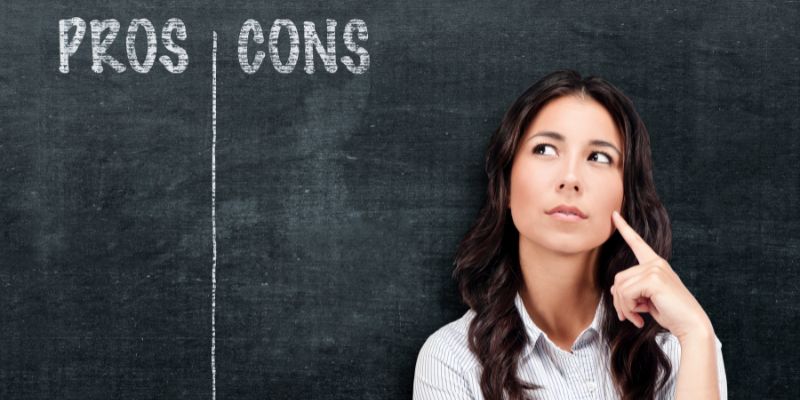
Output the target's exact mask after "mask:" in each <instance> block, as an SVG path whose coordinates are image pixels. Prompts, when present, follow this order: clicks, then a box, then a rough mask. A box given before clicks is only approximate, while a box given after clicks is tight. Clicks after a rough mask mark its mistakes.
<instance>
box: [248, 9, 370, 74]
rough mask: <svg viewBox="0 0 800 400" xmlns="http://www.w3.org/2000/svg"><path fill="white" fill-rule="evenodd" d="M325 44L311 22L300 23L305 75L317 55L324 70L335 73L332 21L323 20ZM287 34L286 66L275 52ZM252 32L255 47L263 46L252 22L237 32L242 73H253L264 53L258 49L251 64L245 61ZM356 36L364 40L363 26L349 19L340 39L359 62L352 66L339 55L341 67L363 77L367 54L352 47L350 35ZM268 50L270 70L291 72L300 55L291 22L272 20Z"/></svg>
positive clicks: (258, 29) (311, 70) (257, 26)
mask: <svg viewBox="0 0 800 400" xmlns="http://www.w3.org/2000/svg"><path fill="white" fill-rule="evenodd" d="M326 23H327V27H326V41H325V42H326V44H325V45H323V44H322V41H321V40H320V38H319V36H318V34H317V30H316V27H315V26H314V23H313V22H309V21H304V22H303V47H304V50H305V52H304V54H305V68H304V70H305V72H306V73H307V74H313V73H314V53H317V54H319V56H320V58H321V59H322V62H323V64H324V65H325V70H326V71H328V72H329V73H335V72H336V70H337V63H336V20H334V19H327V20H326ZM284 28H285V31H286V33H287V34H288V35H289V56H288V57H287V59H286V63H283V62H282V61H281V57H280V54H279V52H278V39H279V37H280V35H281V33H282V32H284ZM251 33H252V37H253V41H254V42H255V43H256V44H263V43H264V32H263V30H262V29H261V24H259V23H258V21H256V20H254V19H248V20H247V21H245V22H244V24H242V29H241V31H240V32H239V65H240V66H241V67H242V70H243V71H244V72H245V73H248V74H253V73H255V72H256V71H258V69H259V68H261V63H262V62H263V61H264V57H266V53H264V52H263V51H261V50H258V51H256V53H255V57H254V58H253V61H252V63H251V62H250V60H249V55H248V47H249V45H250V36H251ZM354 34H357V35H358V40H360V41H366V40H367V39H368V37H369V35H368V33H367V24H366V23H364V21H362V20H360V19H351V20H350V21H348V22H347V24H346V25H345V26H344V31H343V33H342V40H343V41H344V45H345V47H346V48H347V50H350V51H351V52H353V53H355V54H356V55H357V56H358V59H359V62H358V64H356V63H355V60H353V58H352V57H350V56H347V55H345V56H342V57H341V59H340V61H341V62H342V64H344V66H345V67H346V68H347V70H348V71H350V72H351V73H353V74H363V73H364V72H366V71H367V69H369V52H367V50H366V49H364V48H363V47H360V46H358V45H357V44H356V42H355V40H354V37H353V35H354ZM267 48H268V50H269V56H270V61H271V62H272V67H273V68H275V70H276V71H278V72H280V73H282V74H288V73H291V72H292V71H294V68H295V66H296V65H297V59H298V57H299V55H300V34H299V33H298V31H297V27H296V26H295V24H294V22H292V21H291V20H289V19H276V20H275V22H273V24H272V27H271V28H270V31H269V43H267Z"/></svg>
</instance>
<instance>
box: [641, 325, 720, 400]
mask: <svg viewBox="0 0 800 400" xmlns="http://www.w3.org/2000/svg"><path fill="white" fill-rule="evenodd" d="M670 339H671V340H668V341H667V343H666V344H665V345H664V347H663V350H664V352H665V353H666V354H667V357H669V359H670V362H672V374H671V375H670V377H669V379H668V380H667V383H666V385H665V386H664V389H663V390H661V392H660V393H658V395H657V396H656V399H658V400H673V399H675V389H676V384H677V376H678V369H679V368H680V364H681V346H680V342H678V340H677V338H675V337H674V336H671V337H670ZM714 339H715V341H716V343H717V346H716V347H717V382H718V384H719V395H720V400H728V381H727V377H726V375H725V360H724V358H723V357H722V342H720V340H719V338H718V337H716V336H714Z"/></svg>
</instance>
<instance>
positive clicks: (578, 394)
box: [413, 293, 728, 400]
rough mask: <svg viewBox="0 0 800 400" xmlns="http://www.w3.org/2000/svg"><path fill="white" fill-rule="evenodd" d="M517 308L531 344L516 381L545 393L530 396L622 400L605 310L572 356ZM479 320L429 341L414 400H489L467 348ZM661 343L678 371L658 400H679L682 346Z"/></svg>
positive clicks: (460, 322) (722, 380) (455, 325)
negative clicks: (615, 385)
mask: <svg viewBox="0 0 800 400" xmlns="http://www.w3.org/2000/svg"><path fill="white" fill-rule="evenodd" d="M603 296H605V293H603ZM514 304H515V305H516V308H517V311H518V312H519V314H520V317H521V318H522V321H523V322H524V324H525V328H526V331H527V334H528V335H529V338H530V340H529V344H528V345H527V346H526V348H525V349H524V351H523V353H522V356H521V357H520V362H519V367H518V372H517V375H518V376H519V377H520V378H521V379H523V380H525V381H527V382H532V383H536V384H539V385H544V389H538V390H534V391H529V393H530V394H531V396H532V397H533V398H535V399H543V400H573V399H587V400H588V399H615V400H616V399H619V396H618V395H617V393H616V392H615V390H614V389H613V383H612V380H611V372H610V370H609V362H608V356H609V355H610V350H609V348H608V346H606V345H603V344H602V343H604V341H603V340H602V337H601V336H600V335H602V332H601V330H600V321H602V314H603V308H602V307H600V306H599V305H598V307H597V310H596V311H595V316H594V320H593V321H592V323H591V325H590V326H589V327H587V328H586V329H585V330H584V331H583V332H582V333H581V334H580V335H578V338H577V339H576V340H575V343H573V345H572V353H570V352H567V351H565V350H563V349H561V348H560V347H558V346H556V345H555V344H554V343H553V342H552V341H551V340H550V338H548V337H547V334H546V333H544V332H543V331H542V330H541V329H539V327H537V326H536V324H534V323H533V321H532V320H531V318H530V316H529V315H528V312H527V310H526V309H525V306H524V303H523V302H522V298H521V297H520V295H519V293H517V296H516V299H515V301H514ZM600 304H602V299H601V303H600ZM474 316H475V312H474V311H472V310H467V312H466V313H464V315H463V316H462V317H461V318H459V319H457V320H455V321H453V322H450V323H448V324H447V325H445V326H443V327H441V328H440V329H439V330H437V331H436V332H434V333H433V334H431V335H430V336H429V337H428V339H427V340H426V341H425V344H423V346H422V348H421V349H420V351H419V355H418V356H417V363H416V367H415V370H414V389H413V390H414V399H415V400H428V399H431V400H445V399H448V400H455V399H459V400H461V399H474V400H484V397H483V394H482V393H481V389H480V372H481V366H480V363H479V362H478V359H477V358H476V357H475V356H474V355H473V354H472V352H470V350H469V347H468V345H467V332H468V329H469V323H470V321H471V320H472V318H473V317H474ZM715 338H716V342H717V367H718V376H719V389H720V394H721V399H722V400H727V398H728V393H727V381H726V376H725V364H724V361H723V358H722V343H721V342H720V340H719V338H718V337H715ZM656 342H657V343H658V344H659V345H660V346H661V348H662V349H663V350H664V352H665V354H666V355H667V356H668V357H669V359H670V361H671V363H672V366H673V369H672V375H671V376H670V378H669V381H668V382H667V385H666V386H665V387H664V389H663V390H662V391H660V392H659V393H657V394H656V400H665V399H674V398H675V383H676V381H675V380H676V376H677V372H678V368H679V367H680V355H681V348H680V343H679V342H678V339H677V338H676V337H675V336H674V335H672V334H671V333H669V332H665V333H662V334H659V335H658V336H657V337H656ZM601 350H602V351H601Z"/></svg>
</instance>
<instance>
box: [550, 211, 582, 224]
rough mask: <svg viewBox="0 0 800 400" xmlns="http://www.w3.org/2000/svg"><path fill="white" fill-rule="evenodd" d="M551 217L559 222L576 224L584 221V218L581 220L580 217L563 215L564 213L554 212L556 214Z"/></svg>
mask: <svg viewBox="0 0 800 400" xmlns="http://www.w3.org/2000/svg"><path fill="white" fill-rule="evenodd" d="M550 216H551V217H553V218H555V219H557V220H559V221H568V222H576V221H581V220H583V218H581V217H580V216H579V215H576V214H567V213H563V212H554V213H552V214H550Z"/></svg>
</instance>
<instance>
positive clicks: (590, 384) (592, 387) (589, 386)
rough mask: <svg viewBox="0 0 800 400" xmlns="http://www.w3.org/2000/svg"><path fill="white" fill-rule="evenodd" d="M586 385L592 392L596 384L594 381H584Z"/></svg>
mask: <svg viewBox="0 0 800 400" xmlns="http://www.w3.org/2000/svg"><path fill="white" fill-rule="evenodd" d="M586 387H588V388H589V391H590V392H594V390H595V389H597V385H596V384H595V383H594V381H586Z"/></svg>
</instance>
